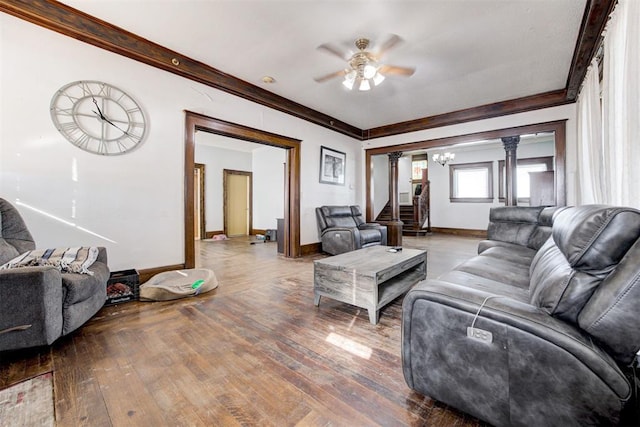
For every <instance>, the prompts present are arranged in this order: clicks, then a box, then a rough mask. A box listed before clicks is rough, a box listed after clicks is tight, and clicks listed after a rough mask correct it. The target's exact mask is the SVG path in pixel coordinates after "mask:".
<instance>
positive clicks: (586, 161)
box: [576, 59, 605, 205]
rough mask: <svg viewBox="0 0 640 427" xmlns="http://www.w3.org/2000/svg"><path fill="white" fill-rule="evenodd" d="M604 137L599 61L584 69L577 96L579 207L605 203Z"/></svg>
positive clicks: (594, 61)
mask: <svg viewBox="0 0 640 427" xmlns="http://www.w3.org/2000/svg"><path fill="white" fill-rule="evenodd" d="M603 152H604V150H603V138H602V107H601V104H600V76H599V70H598V60H597V59H594V60H593V61H592V62H591V66H590V67H589V69H588V70H587V75H586V76H585V80H584V83H583V85H582V90H581V91H580V96H579V97H578V147H577V155H578V159H577V160H578V164H577V167H576V169H577V173H578V182H577V190H578V191H577V202H578V204H579V205H586V204H592V203H605V200H604V197H603V183H602V170H603Z"/></svg>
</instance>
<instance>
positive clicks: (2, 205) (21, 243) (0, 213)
mask: <svg viewBox="0 0 640 427" xmlns="http://www.w3.org/2000/svg"><path fill="white" fill-rule="evenodd" d="M0 242H2V243H1V244H0V265H2V264H4V263H6V262H7V261H9V260H11V259H13V258H15V257H16V256H18V255H20V254H21V253H24V252H27V251H30V250H33V249H35V248H36V244H35V242H34V241H33V237H32V236H31V233H30V232H29V229H27V225H26V224H25V223H24V221H23V219H22V217H21V216H20V214H19V213H18V211H17V210H16V209H15V208H14V207H13V205H11V203H9V202H7V201H6V200H4V199H0ZM11 247H13V248H14V249H15V250H12V249H11Z"/></svg>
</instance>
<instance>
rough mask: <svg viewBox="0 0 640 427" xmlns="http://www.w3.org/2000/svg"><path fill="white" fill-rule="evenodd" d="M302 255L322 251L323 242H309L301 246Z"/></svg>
mask: <svg viewBox="0 0 640 427" xmlns="http://www.w3.org/2000/svg"><path fill="white" fill-rule="evenodd" d="M300 249H301V254H302V256H309V255H315V254H321V253H322V243H321V242H317V243H309V244H307V245H302V246H301V247H300Z"/></svg>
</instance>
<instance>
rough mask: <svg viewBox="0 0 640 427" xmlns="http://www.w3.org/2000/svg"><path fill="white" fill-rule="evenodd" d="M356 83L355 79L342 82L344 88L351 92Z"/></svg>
mask: <svg viewBox="0 0 640 427" xmlns="http://www.w3.org/2000/svg"><path fill="white" fill-rule="evenodd" d="M354 83H355V80H354V79H344V80H343V81H342V84H343V85H344V87H346V88H347V89H349V90H351V89H353V84H354Z"/></svg>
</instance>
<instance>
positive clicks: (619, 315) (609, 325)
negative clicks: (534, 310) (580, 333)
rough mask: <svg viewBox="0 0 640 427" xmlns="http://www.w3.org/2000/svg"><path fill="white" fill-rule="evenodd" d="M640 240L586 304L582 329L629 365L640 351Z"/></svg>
mask: <svg viewBox="0 0 640 427" xmlns="http://www.w3.org/2000/svg"><path fill="white" fill-rule="evenodd" d="M638 266H640V239H639V240H638V241H637V242H636V243H635V244H634V245H633V246H632V247H631V249H629V251H628V252H627V254H626V255H625V256H624V258H622V261H620V264H618V266H617V267H616V270H615V274H611V275H609V276H607V278H605V279H604V280H603V281H602V284H601V285H600V286H599V287H598V288H597V289H596V290H595V292H594V293H593V296H592V297H591V298H590V299H589V301H588V302H587V303H586V304H585V306H584V308H583V309H582V311H581V312H580V315H579V317H578V324H579V326H580V327H581V328H582V329H584V330H585V331H587V332H588V333H589V334H590V335H591V336H592V337H594V338H596V339H597V340H598V341H599V342H600V343H601V344H603V345H604V346H605V348H606V349H607V350H608V352H609V354H611V355H612V356H613V357H614V358H615V359H616V360H617V361H618V362H619V363H621V364H623V365H625V366H627V365H629V364H630V363H631V361H632V360H633V358H634V357H635V354H636V353H637V352H638V350H639V349H640V326H639V323H640V314H639V313H640V310H639V308H638V301H640V272H639V268H638Z"/></svg>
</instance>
